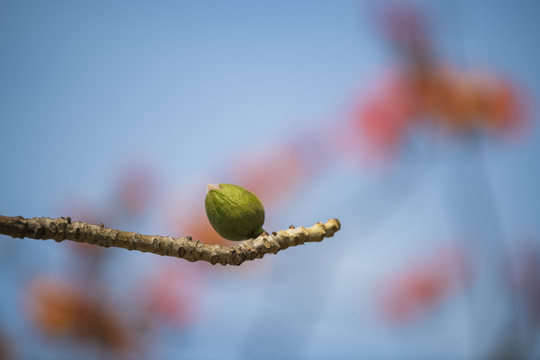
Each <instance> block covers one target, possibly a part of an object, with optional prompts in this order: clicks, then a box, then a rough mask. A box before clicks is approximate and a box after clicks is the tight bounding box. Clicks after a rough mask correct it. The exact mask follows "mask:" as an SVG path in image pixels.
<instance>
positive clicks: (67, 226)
mask: <svg viewBox="0 0 540 360" xmlns="http://www.w3.org/2000/svg"><path fill="white" fill-rule="evenodd" d="M340 227H341V224H340V222H339V220H337V219H330V220H328V221H327V222H326V224H323V223H320V222H319V223H317V224H315V225H313V226H312V227H309V228H304V227H299V228H294V227H293V226H291V227H290V228H289V229H288V230H285V231H283V230H280V231H278V232H277V233H275V232H274V233H272V234H266V233H264V234H262V235H260V236H258V237H257V238H255V239H249V240H246V241H243V242H241V243H239V244H236V245H231V246H220V245H208V244H204V243H201V242H200V241H193V240H192V238H191V236H187V237H181V238H171V237H169V236H152V235H141V234H138V233H134V232H128V231H120V230H114V229H108V228H106V227H104V226H103V224H101V225H92V224H86V223H83V222H80V221H77V222H71V218H69V217H68V218H63V217H62V218H58V219H51V218H44V217H37V218H31V219H27V218H23V217H20V216H17V217H8V216H1V215H0V234H4V235H8V236H11V237H14V238H31V239H42V240H48V239H53V240H55V241H58V242H60V241H64V240H71V241H77V242H83V243H88V244H94V245H98V246H103V247H111V246H113V247H118V248H123V249H128V250H137V251H142V252H149V253H153V254H158V255H165V256H173V257H178V258H182V259H185V260H187V261H191V262H194V261H200V260H202V261H207V262H209V263H211V264H212V265H214V264H221V265H240V264H242V263H243V262H244V261H248V260H253V259H257V258H262V257H263V256H264V255H265V254H268V253H272V254H276V253H277V252H279V251H281V250H285V249H286V248H288V247H290V246H296V245H300V244H304V243H305V242H319V241H322V240H323V239H324V238H325V237H331V236H333V235H334V233H335V232H336V231H338V230H339V229H340Z"/></svg>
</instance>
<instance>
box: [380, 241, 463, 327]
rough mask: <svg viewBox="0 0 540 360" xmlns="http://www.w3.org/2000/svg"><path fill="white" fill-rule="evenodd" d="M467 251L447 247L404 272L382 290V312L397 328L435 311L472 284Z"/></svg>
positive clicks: (408, 267) (387, 283)
mask: <svg viewBox="0 0 540 360" xmlns="http://www.w3.org/2000/svg"><path fill="white" fill-rule="evenodd" d="M468 269H469V267H468V263H467V261H466V257H465V253H464V252H463V250H461V249H459V248H455V247H445V248H443V249H439V250H437V251H436V252H435V253H433V254H430V255H429V256H428V257H427V258H426V259H423V260H420V261H417V262H415V263H413V264H411V265H409V266H407V267H406V268H404V269H400V270H399V271H398V272H397V273H396V274H395V275H393V276H392V277H391V278H390V279H388V280H387V281H385V282H384V283H383V284H382V286H381V289H380V292H379V294H378V295H379V297H378V299H379V300H380V303H379V305H380V310H381V311H382V315H383V317H384V318H385V319H386V320H387V321H389V322H390V323H393V324H399V323H406V322H410V321H412V320H414V319H416V318H418V317H419V316H420V315H422V314H425V313H427V312H428V311H430V310H433V309H434V308H435V307H436V306H437V305H439V304H441V303H442V302H443V300H444V299H446V298H447V297H448V296H449V295H450V294H452V293H454V292H455V291H456V290H458V289H460V288H463V287H464V286H465V285H467V284H468V283H469V281H470V271H469V270H468Z"/></svg>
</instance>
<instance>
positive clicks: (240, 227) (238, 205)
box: [204, 184, 264, 241]
mask: <svg viewBox="0 0 540 360" xmlns="http://www.w3.org/2000/svg"><path fill="white" fill-rule="evenodd" d="M204 204H205V207H206V216H208V220H209V221H210V224H212V227H213V228H214V230H216V231H217V233H218V234H219V235H221V236H222V237H223V238H225V239H227V240H234V241H239V240H245V239H250V238H255V237H257V236H259V235H261V234H262V233H263V232H264V230H263V228H262V226H263V224H264V207H263V204H262V203H261V201H260V200H259V198H258V197H257V196H256V195H255V194H253V193H252V192H251V191H249V190H247V189H244V188H243V187H241V186H238V185H232V184H219V185H208V190H207V192H206V199H205V200H204Z"/></svg>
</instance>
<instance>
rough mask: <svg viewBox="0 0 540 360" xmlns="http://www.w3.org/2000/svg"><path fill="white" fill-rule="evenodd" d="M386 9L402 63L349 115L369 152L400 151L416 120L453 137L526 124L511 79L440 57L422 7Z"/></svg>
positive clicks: (506, 131)
mask: <svg viewBox="0 0 540 360" xmlns="http://www.w3.org/2000/svg"><path fill="white" fill-rule="evenodd" d="M386 11H387V14H386V16H385V17H383V22H382V24H383V29H384V32H385V33H386V34H387V35H388V38H389V39H390V41H391V43H392V45H393V46H394V47H395V48H396V49H397V50H398V53H399V55H400V57H399V60H400V63H399V64H398V67H397V69H396V70H394V71H392V72H389V73H385V74H383V76H382V78H381V80H379V82H378V84H379V85H378V86H377V87H376V88H375V89H374V90H372V91H370V92H369V93H370V94H372V95H371V96H369V97H368V98H367V99H366V100H364V101H362V102H360V104H358V105H357V106H356V107H357V111H355V112H354V114H355V115H354V116H353V118H352V119H350V121H351V123H352V128H353V129H356V133H357V134H359V135H360V137H361V139H362V140H361V143H366V147H367V150H368V154H369V155H375V156H376V157H381V155H382V156H383V157H386V156H388V155H392V154H395V153H396V152H397V150H398V149H399V146H400V145H401V143H402V142H403V140H404V138H405V137H406V133H407V131H409V130H410V129H411V128H412V126H411V125H413V124H421V125H422V126H428V127H430V128H435V129H437V128H438V129H441V130H443V131H446V132H448V133H451V134H453V135H458V134H463V133H470V132H478V131H483V132H488V133H492V134H509V133H512V132H513V131H515V130H516V129H521V128H522V127H523V125H524V123H525V120H526V109H525V108H526V104H525V98H524V94H523V93H522V91H521V90H519V89H517V87H516V86H515V85H514V84H513V83H512V82H511V81H510V80H508V79H506V78H504V77H502V76H500V75H497V74H493V73H490V72H488V71H485V70H483V69H480V70H474V71H460V70H457V69H452V67H451V66H447V65H445V62H444V61H440V60H439V59H437V58H436V56H435V54H434V51H433V49H432V45H431V41H430V39H429V31H428V30H429V29H428V28H427V26H426V21H425V17H424V16H423V14H422V13H421V12H420V11H419V9H417V8H415V7H413V6H412V5H404V4H401V3H400V4H394V5H393V6H391V7H389V8H387V9H386Z"/></svg>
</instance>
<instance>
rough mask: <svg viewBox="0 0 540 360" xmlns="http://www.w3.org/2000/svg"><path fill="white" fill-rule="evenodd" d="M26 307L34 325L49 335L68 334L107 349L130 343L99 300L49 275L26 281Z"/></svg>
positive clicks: (115, 320) (120, 326)
mask: <svg viewBox="0 0 540 360" xmlns="http://www.w3.org/2000/svg"><path fill="white" fill-rule="evenodd" d="M28 292H29V297H30V299H31V300H30V301H29V303H28V304H25V305H27V306H26V310H27V312H28V315H29V316H30V319H31V320H32V322H33V323H34V324H35V326H36V327H37V328H38V329H39V330H40V331H41V332H43V333H44V334H45V335H47V336H49V337H51V338H60V337H64V336H68V337H69V338H70V339H73V340H75V341H78V342H80V343H97V344H99V345H100V346H102V347H104V348H107V349H110V350H125V349H127V348H129V347H130V346H132V345H133V342H132V334H131V333H130V332H129V331H128V329H127V328H125V327H124V326H123V325H122V324H121V323H120V320H119V318H117V316H116V314H115V312H114V311H112V309H110V308H108V307H107V304H105V303H104V302H103V301H100V300H99V299H97V298H94V297H90V296H88V295H87V294H85V293H83V292H82V291H81V290H79V289H78V287H76V286H74V285H71V284H69V283H67V282H64V281H62V280H59V279H55V278H52V277H44V276H41V277H36V278H34V279H33V281H32V282H31V283H30V285H29V289H28Z"/></svg>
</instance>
